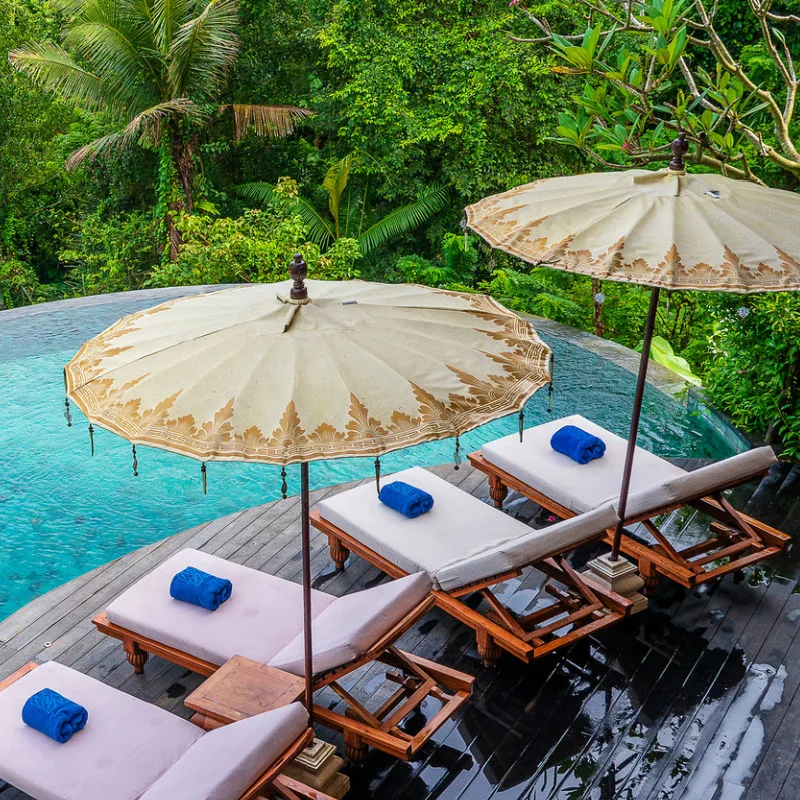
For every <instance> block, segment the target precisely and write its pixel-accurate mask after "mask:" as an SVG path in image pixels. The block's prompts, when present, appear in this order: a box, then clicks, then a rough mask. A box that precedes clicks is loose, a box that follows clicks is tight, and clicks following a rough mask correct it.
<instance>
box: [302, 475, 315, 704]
mask: <svg viewBox="0 0 800 800" xmlns="http://www.w3.org/2000/svg"><path fill="white" fill-rule="evenodd" d="M300 483H301V488H300V492H301V500H300V504H301V507H302V515H303V520H302V525H303V534H302V545H301V546H302V551H303V633H304V636H305V670H306V676H305V677H306V690H305V704H306V708H307V709H308V712H309V714H310V713H311V709H312V708H313V706H314V704H313V700H314V689H313V678H314V667H313V658H312V654H313V649H312V646H311V533H310V525H311V523H310V521H309V514H310V513H311V508H310V505H311V504H310V501H309V488H308V464H306V463H303V464H301V465H300Z"/></svg>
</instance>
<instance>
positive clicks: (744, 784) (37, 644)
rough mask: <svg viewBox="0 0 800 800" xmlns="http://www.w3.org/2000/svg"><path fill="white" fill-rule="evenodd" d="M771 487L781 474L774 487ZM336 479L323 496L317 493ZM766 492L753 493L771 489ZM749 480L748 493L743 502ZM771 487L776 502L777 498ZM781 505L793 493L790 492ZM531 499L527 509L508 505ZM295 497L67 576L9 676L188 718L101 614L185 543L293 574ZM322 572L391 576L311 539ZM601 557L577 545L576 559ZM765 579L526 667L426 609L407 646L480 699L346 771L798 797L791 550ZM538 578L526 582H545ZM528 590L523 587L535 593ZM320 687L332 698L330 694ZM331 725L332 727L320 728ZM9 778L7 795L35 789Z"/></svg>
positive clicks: (360, 687)
mask: <svg viewBox="0 0 800 800" xmlns="http://www.w3.org/2000/svg"><path fill="white" fill-rule="evenodd" d="M435 471H436V472H437V473H438V474H440V475H441V476H443V477H445V478H447V479H448V480H450V481H452V482H453V483H456V484H458V485H460V486H461V487H462V488H464V489H465V490H467V491H470V492H472V493H473V494H476V495H477V496H479V497H485V495H486V488H485V483H484V481H483V480H482V478H481V476H480V474H478V473H475V472H473V471H472V470H471V469H469V468H466V467H462V469H461V470H459V471H455V470H454V469H453V468H452V467H448V466H443V467H439V468H436V470H435ZM776 485H777V484H776ZM330 491H332V490H331V489H326V490H320V491H319V492H315V493H314V498H313V499H314V501H318V500H319V499H320V498H321V497H323V496H325V494H327V493H328V492H330ZM765 491H767V492H769V491H771V490H770V487H769V486H767V487H766V489H765V488H764V487H761V490H760V492H759V498H758V499H759V503H761V504H763V503H764V502H765V497H764V492H765ZM748 497H749V493H748V492H744V493H741V492H740V493H738V494H737V502H740V503H742V504H743V503H744V502H746V501H747V499H748ZM768 501H769V498H768V497H767V498H766V502H768ZM783 501H784V505H785V498H783ZM533 511H534V509H532V508H531V507H530V505H528V504H517V506H516V508H515V509H514V513H517V514H518V515H520V516H522V517H523V518H527V517H530V516H531V515H532V513H533ZM298 515H299V502H298V500H297V498H290V499H288V500H284V501H278V502H276V503H271V504H269V505H266V506H260V507H258V508H254V509H248V510H246V511H244V512H241V513H239V514H233V515H230V516H228V517H225V518H222V519H219V520H214V521H213V522H209V523H207V524H205V525H201V526H198V527H197V528H194V529H192V530H190V531H186V532H185V533H182V534H179V535H177V536H174V537H171V538H169V539H166V540H164V541H162V542H159V543H156V544H154V545H151V546H149V547H146V548H143V549H142V550H139V551H136V552H135V553H131V554H130V555H128V556H126V557H124V558H122V559H119V560H118V561H115V562H112V563H110V564H108V565H106V566H104V567H101V568H99V569H96V570H94V571H92V572H90V573H88V574H87V575H84V576H82V577H81V578H79V579H77V580H75V581H72V582H71V583H69V584H66V585H65V586H62V587H59V588H58V589H56V590H55V591H53V592H51V593H50V594H48V595H45V596H44V597H42V598H39V599H38V600H37V601H34V602H33V603H31V604H30V605H28V606H26V607H25V608H23V609H21V610H20V611H19V612H17V614H15V615H13V616H12V617H10V618H9V619H8V620H6V621H5V622H3V623H0V642H2V644H0V678H2V677H5V676H6V675H8V674H10V673H11V672H13V671H14V670H15V669H16V668H18V667H19V666H21V665H22V664H24V663H25V662H27V661H30V660H36V661H44V660H49V659H51V658H55V659H57V660H58V661H61V662H63V663H65V664H69V665H71V666H73V667H75V668H77V669H80V670H81V671H83V672H86V673H87V674H90V675H93V676H94V677H97V678H100V679H101V680H103V681H105V682H107V683H110V684H111V685H114V686H117V687H119V688H120V689H122V690H124V691H127V692H130V693H131V694H135V695H137V696H139V697H142V698H143V699H145V700H147V701H149V702H154V703H157V704H158V705H160V706H162V707H164V708H167V709H169V710H171V711H173V712H175V713H178V714H181V715H183V716H188V712H187V710H186V709H185V707H184V706H183V699H184V698H185V697H186V695H187V693H189V692H191V691H192V690H193V689H194V688H195V687H196V686H197V685H198V684H199V682H200V680H201V679H200V678H199V677H198V676H196V675H192V674H191V673H188V672H187V671H186V670H183V669H181V668H179V667H175V666H174V665H170V664H167V663H166V662H163V661H161V660H160V659H155V658H154V659H151V661H150V662H149V663H148V667H147V669H146V672H145V675H143V676H136V675H133V673H132V671H131V669H130V667H129V665H128V664H127V662H126V661H125V659H124V656H123V653H122V649H121V647H120V646H119V643H117V642H115V641H111V640H108V639H105V638H104V637H102V636H100V635H99V634H97V633H96V632H95V631H94V628H93V627H92V626H91V623H90V620H91V617H92V616H93V615H94V613H96V612H97V611H99V610H101V609H102V608H104V607H105V606H106V605H107V604H108V602H109V601H110V600H111V599H112V598H113V597H114V596H116V594H118V593H119V592H120V591H122V590H123V589H124V588H125V587H126V586H128V585H130V584H131V583H132V582H134V581H135V580H136V579H138V578H139V577H140V576H141V575H143V574H145V573H146V572H147V571H148V570H150V569H151V568H152V567H153V566H154V565H155V564H157V563H159V562H160V561H162V560H163V559H164V558H166V557H167V556H169V555H170V554H171V553H173V552H175V551H176V550H178V549H180V548H182V547H187V546H191V547H197V548H198V549H201V550H206V551H208V552H211V553H216V554H217V555H220V556H222V557H225V558H230V559H232V560H234V561H237V562H239V563H244V564H248V565H250V566H253V567H256V568H259V569H263V570H265V571H268V572H271V573H274V574H277V575H281V576H283V577H286V578H288V579H290V580H295V581H298V580H299V575H300V560H299V556H298V537H299V516H298ZM312 550H313V554H312V556H313V560H312V570H313V574H314V575H315V576H316V580H317V585H319V586H320V588H324V589H325V590H326V591H329V592H332V593H334V594H344V593H346V592H349V591H354V590H356V589H360V588H364V587H365V586H367V585H372V584H374V583H375V582H376V581H379V580H380V579H381V576H380V574H379V573H378V572H377V570H375V569H374V568H373V567H371V566H369V565H367V564H366V563H365V562H363V561H360V560H359V559H355V558H351V560H350V563H349V564H348V567H347V569H346V570H345V571H344V572H342V573H335V572H334V571H333V570H332V569H331V564H330V560H329V558H328V554H327V548H326V543H325V542H324V540H323V539H322V537H321V536H318V535H315V536H314V538H313V541H312ZM590 555H591V554H590V553H577V554H575V560H576V562H579V563H582V562H583V561H585V560H586V558H588V557H589V556H590ZM780 569H781V570H782V572H783V573H784V574H783V575H782V576H779V575H772V574H770V573H762V574H761V575H760V577H761V580H760V583H759V584H758V585H755V586H752V585H748V584H747V583H738V584H737V583H735V582H734V580H733V579H732V578H726V579H725V580H723V581H722V582H721V583H719V584H717V585H716V586H713V587H711V589H710V590H708V591H698V592H686V591H684V590H680V589H676V588H675V587H671V586H664V587H662V590H661V592H660V593H659V595H658V596H657V597H656V598H655V599H654V600H653V602H652V604H651V608H650V610H648V611H647V612H645V614H642V615H640V616H639V617H637V618H634V619H632V620H629V621H626V622H624V623H622V624H621V625H619V626H617V627H616V628H612V629H610V630H608V631H605V632H604V633H602V634H601V635H599V636H597V637H595V638H593V639H590V640H587V641H584V642H579V643H578V644H576V645H575V646H573V647H572V648H570V649H569V650H568V651H566V652H564V653H562V654H559V655H557V656H555V657H550V658H547V659H544V660H542V661H541V662H537V663H534V664H531V665H527V666H526V665H523V664H521V663H519V662H517V661H515V660H513V659H511V658H505V659H504V660H503V661H502V662H501V664H500V666H499V667H498V668H497V669H496V670H492V671H489V670H485V669H483V667H482V666H481V665H480V662H479V659H478V656H477V652H476V650H475V647H474V641H473V638H472V636H471V633H470V632H469V631H468V630H466V629H465V628H463V627H462V626H460V625H459V624H457V623H456V622H454V621H453V620H451V619H450V618H448V617H446V616H444V615H443V614H441V612H438V611H433V612H431V613H430V614H428V615H427V616H426V617H425V618H423V620H421V621H420V623H418V624H417V625H416V626H415V627H414V628H413V629H411V630H410V631H409V632H408V633H407V634H406V635H405V637H404V639H403V641H402V642H401V644H402V646H404V647H405V648H407V649H410V650H413V651H414V652H416V653H419V654H420V655H423V656H425V657H428V658H436V659H439V660H441V661H442V662H444V663H446V664H448V665H450V666H454V667H457V668H459V669H463V670H465V671H468V672H472V673H473V674H475V675H476V676H477V678H478V680H477V683H476V688H475V693H474V696H473V698H472V700H471V702H470V703H469V704H468V705H467V706H466V707H465V708H464V709H463V710H462V711H461V712H460V713H459V715H458V716H457V718H456V719H454V720H452V721H450V722H449V723H448V724H446V725H445V726H444V727H443V728H442V729H441V730H440V731H439V732H438V733H437V735H436V736H435V738H434V740H433V741H432V742H431V743H430V744H429V746H428V747H426V748H425V749H424V750H423V751H422V752H421V753H420V754H419V757H418V758H417V759H416V760H415V761H413V762H411V763H403V762H398V761H396V760H394V759H391V758H389V757H387V756H384V755H382V754H381V753H377V752H372V753H371V754H370V757H369V759H368V761H367V763H366V764H365V765H364V767H362V768H361V769H360V770H358V771H357V772H353V773H351V779H352V791H351V794H350V795H349V796H350V797H351V798H353V800H360V798H368V797H376V798H381V800H392V799H393V798H401V797H402V798H403V800H439V799H440V798H441V799H442V800H488V798H491V799H492V800H523V798H524V799H525V800H528V799H529V798H530V799H533V798H591V800H604V798H612V797H613V798H628V799H629V800H634V798H636V800H638V799H639V798H648V797H653V798H664V800H666V798H674V800H677V799H678V798H681V800H694V798H701V797H702V798H703V800H714V798H725V800H727V798H728V797H731V798H733V797H736V798H749V799H750V800H760V799H761V798H765V797H780V798H793V797H795V796H796V790H795V787H796V784H797V781H798V780H800V735H799V734H800V668H798V667H796V666H795V665H796V664H798V663H800V659H798V656H800V637H798V633H799V632H800V594H796V593H795V587H796V575H795V570H794V568H793V566H792V564H791V562H790V561H789V560H784V561H783V562H781V567H780ZM538 581H539V578H538V577H537V576H536V574H535V573H533V574H531V575H530V576H527V577H525V578H524V579H523V580H522V581H521V582H520V583H519V584H518V585H510V586H509V587H508V589H509V591H510V590H514V591H516V592H517V593H518V596H521V593H522V592H526V593H530V592H532V591H535V589H536V587H537V584H538ZM526 597H527V594H526ZM347 683H348V688H351V689H352V690H353V691H355V692H356V693H357V695H358V696H360V697H368V696H370V695H372V694H373V693H374V692H376V691H378V686H379V684H380V671H379V670H378V669H377V668H373V669H367V670H364V671H363V672H361V673H358V674H357V675H355V676H353V677H352V678H351V679H350V680H348V682H347ZM321 699H323V700H324V701H325V702H327V703H329V704H330V705H335V704H336V703H337V702H338V698H336V696H335V695H332V694H330V695H325V696H324V698H321ZM320 732H321V733H322V735H323V736H326V738H331V740H332V741H334V742H336V741H337V740H336V738H335V737H329V736H328V735H327V732H325V731H324V730H321V731H320ZM25 797H26V795H23V794H21V793H20V792H18V791H17V790H15V789H13V788H12V787H7V786H3V785H2V784H0V798H2V800H18V798H20V799H21V798H25Z"/></svg>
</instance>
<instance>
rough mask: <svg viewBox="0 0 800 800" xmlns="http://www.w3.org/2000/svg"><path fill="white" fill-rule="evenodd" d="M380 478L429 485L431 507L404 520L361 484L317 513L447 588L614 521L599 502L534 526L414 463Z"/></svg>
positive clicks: (556, 548) (567, 545)
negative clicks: (576, 514) (595, 507)
mask: <svg viewBox="0 0 800 800" xmlns="http://www.w3.org/2000/svg"><path fill="white" fill-rule="evenodd" d="M385 480H386V482H390V481H394V480H399V481H405V482H406V483H410V484H411V485H412V486H416V487H418V488H420V489H424V490H425V491H426V492H429V493H430V494H431V495H432V496H433V502H434V505H433V509H432V510H431V511H429V512H428V513H427V514H423V515H422V516H420V517H417V518H416V519H408V518H407V517H405V516H403V515H402V514H400V513H398V512H397V511H394V510H393V509H391V508H389V507H388V506H386V505H384V504H383V503H381V502H380V500H378V498H377V495H376V492H375V485H374V484H373V483H368V484H363V485H362V486H357V487H356V488H355V489H349V490H347V491H345V492H342V493H341V494H338V495H335V496H334V497H329V498H326V499H325V500H323V501H322V502H320V504H319V511H320V514H321V515H322V517H323V518H324V519H326V520H327V521H328V522H332V523H333V524H334V525H336V527H338V528H341V529H342V530H343V531H344V532H345V533H348V534H350V536H352V537H353V538H354V539H356V540H358V541H359V542H361V543H362V544H365V545H366V546H367V547H369V548H370V549H371V550H374V551H375V552H376V553H378V554H379V555H381V556H383V557H384V558H385V559H387V561H390V562H391V563H392V564H394V565H395V566H397V567H399V568H400V569H402V570H404V571H406V572H411V571H415V570H420V569H422V570H425V571H426V572H427V573H428V574H429V575H430V576H431V578H432V580H433V585H434V587H435V588H437V589H440V588H441V589H445V590H451V589H455V588H458V587H460V586H464V585H466V584H468V583H473V582H474V581H477V580H484V579H486V578H491V577H493V576H494V575H499V574H501V573H503V572H507V571H509V570H512V569H517V568H520V567H523V566H526V565H527V564H530V563H532V562H533V561H537V560H539V559H540V558H543V557H545V556H548V555H552V554H555V553H560V552H564V551H566V550H571V549H573V548H574V547H576V546H577V545H578V544H580V543H582V542H584V541H588V540H590V539H593V538H597V537H598V536H599V535H601V534H602V532H603V530H604V529H605V528H606V527H608V526H610V525H614V524H615V523H616V521H617V515H616V512H615V511H614V509H613V507H611V506H610V505H607V506H606V507H604V508H602V509H600V510H599V511H598V512H597V513H595V514H593V515H590V516H587V517H586V518H584V517H581V518H580V519H575V520H569V521H567V522H562V523H559V524H558V525H553V526H552V527H550V528H547V529H545V530H539V531H537V530H533V529H532V528H530V527H529V526H528V525H526V524H525V523H523V522H520V520H518V519H515V518H514V517H511V516H509V515H508V514H504V513H503V512H502V511H498V510H497V509H495V508H493V507H492V506H490V505H488V504H487V503H484V502H482V501H481V500H479V499H478V498H477V497H474V496H473V495H471V494H469V493H468V492H465V491H464V490H463V489H459V488H458V487H457V486H453V485H452V484H451V483H448V482H447V481H446V480H443V479H442V478H439V477H438V476H436V475H434V474H433V473H431V472H428V471H427V470H425V469H421V468H420V467H413V468H412V469H407V470H404V471H402V472H397V473H395V474H394V475H390V476H388V477H387V478H386V479H385ZM462 565H463V569H462Z"/></svg>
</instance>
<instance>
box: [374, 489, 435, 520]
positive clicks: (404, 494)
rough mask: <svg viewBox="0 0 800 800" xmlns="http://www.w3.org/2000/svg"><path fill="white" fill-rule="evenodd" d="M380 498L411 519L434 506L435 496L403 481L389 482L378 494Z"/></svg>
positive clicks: (382, 501)
mask: <svg viewBox="0 0 800 800" xmlns="http://www.w3.org/2000/svg"><path fill="white" fill-rule="evenodd" d="M378 499H379V500H380V501H381V503H385V504H386V505H387V506H389V508H393V509H394V510H395V511H399V512H400V513H401V514H405V515H406V516H407V517H408V518H409V519H414V518H415V517H418V516H419V515H420V514H426V513H427V512H428V511H430V510H431V509H432V508H433V498H432V497H431V496H430V495H429V494H428V493H427V492H423V491H422V489H417V487H416V486H411V485H410V484H408V483H403V481H394V482H393V483H387V484H386V486H384V487H383V488H382V489H381V491H380V493H379V494H378Z"/></svg>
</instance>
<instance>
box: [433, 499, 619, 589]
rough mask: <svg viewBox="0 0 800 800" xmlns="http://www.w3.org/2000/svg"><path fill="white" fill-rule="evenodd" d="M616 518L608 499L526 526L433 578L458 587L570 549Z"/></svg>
mask: <svg viewBox="0 0 800 800" xmlns="http://www.w3.org/2000/svg"><path fill="white" fill-rule="evenodd" d="M496 513H502V512H496ZM617 521H618V517H617V512H616V510H615V509H614V507H613V506H612V505H611V504H610V503H609V504H607V505H605V506H601V507H600V508H598V509H595V510H594V511H589V512H587V513H586V514H580V515H578V516H576V517H572V518H570V519H567V520H564V521H563V522H558V523H556V524H555V525H551V526H550V527H549V528H544V529H542V530H533V529H531V528H528V533H527V534H526V535H525V536H520V537H519V538H518V539H513V540H511V541H508V542H506V543H505V544H501V545H498V546H496V547H492V548H490V549H489V550H483V551H482V552H479V553H476V554H475V555H473V556H470V557H468V558H463V559H459V560H457V561H454V562H453V563H451V564H448V565H446V566H444V567H442V568H441V569H439V570H437V571H436V574H435V575H434V579H435V580H436V583H437V584H438V585H439V586H440V587H441V588H442V589H444V591H451V590H453V589H459V588H461V587H462V586H466V585H467V584H470V583H474V582H476V581H481V580H485V579H486V578H488V577H491V576H492V575H500V574H502V573H504V572H509V571H510V570H513V569H518V568H519V567H520V566H524V565H525V564H530V563H532V562H534V561H538V560H540V559H542V558H545V557H546V556H548V555H549V554H551V553H558V552H562V551H565V550H571V549H573V548H575V547H577V546H578V545H580V544H582V543H583V542H588V541H591V540H593V539H596V538H597V535H598V533H600V532H602V531H603V530H605V529H606V528H610V527H612V526H613V525H616V523H617Z"/></svg>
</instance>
